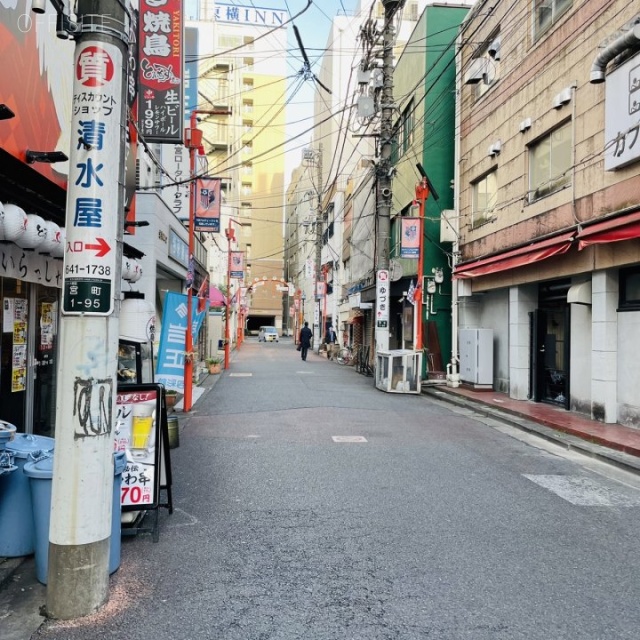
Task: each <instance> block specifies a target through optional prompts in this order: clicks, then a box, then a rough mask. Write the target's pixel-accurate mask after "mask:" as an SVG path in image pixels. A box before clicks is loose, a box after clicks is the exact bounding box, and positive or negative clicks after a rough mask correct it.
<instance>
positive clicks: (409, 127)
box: [402, 99, 416, 153]
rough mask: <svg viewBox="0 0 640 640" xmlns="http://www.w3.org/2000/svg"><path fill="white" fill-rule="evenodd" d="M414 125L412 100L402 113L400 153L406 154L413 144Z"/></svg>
mask: <svg viewBox="0 0 640 640" xmlns="http://www.w3.org/2000/svg"><path fill="white" fill-rule="evenodd" d="M415 124H416V119H415V110H414V106H413V99H412V100H411V101H410V102H409V105H408V106H407V108H406V109H405V110H404V111H403V112H402V153H406V152H407V149H409V147H411V145H412V144H413V129H414V127H415Z"/></svg>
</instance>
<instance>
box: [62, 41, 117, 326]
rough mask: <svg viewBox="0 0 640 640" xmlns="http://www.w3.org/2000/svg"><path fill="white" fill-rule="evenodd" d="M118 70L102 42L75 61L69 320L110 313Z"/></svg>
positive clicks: (112, 50) (66, 287)
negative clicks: (75, 140) (75, 142)
mask: <svg viewBox="0 0 640 640" xmlns="http://www.w3.org/2000/svg"><path fill="white" fill-rule="evenodd" d="M121 65H122V54H121V53H120V51H119V50H118V48H117V47H114V46H112V45H109V44H106V43H99V44H98V43H96V44H92V45H87V46H85V47H84V48H83V49H82V51H80V53H79V54H78V56H77V58H76V66H75V73H76V85H79V86H81V87H83V88H84V90H83V91H80V92H79V93H76V94H75V95H74V110H73V124H72V131H77V132H78V134H79V138H78V149H77V153H76V157H75V160H76V165H75V167H74V168H75V169H77V171H75V172H73V175H70V180H69V202H70V203H71V207H72V209H73V211H72V213H71V215H72V218H71V224H67V237H66V248H65V256H64V279H63V287H62V288H63V294H64V297H63V305H62V313H63V314H67V315H102V316H108V315H111V314H112V313H113V300H114V295H113V294H114V291H113V284H114V279H115V276H116V251H115V250H114V247H113V246H112V245H113V241H114V240H115V238H116V236H117V231H118V229H117V225H118V216H117V215H115V214H114V213H115V212H116V211H117V209H118V195H119V194H118V191H117V190H116V189H113V187H112V185H114V184H118V174H119V167H118V165H117V163H115V162H113V160H112V159H111V158H109V154H111V153H112V150H113V149H116V148H118V147H119V146H120V135H121V131H120V108H121V104H120V96H121V93H122V73H121ZM96 94H97V95H99V100H98V99H97V98H96V97H95V96H96ZM96 102H97V103H98V104H99V105H100V108H96V106H95V105H96ZM74 178H75V180H74Z"/></svg>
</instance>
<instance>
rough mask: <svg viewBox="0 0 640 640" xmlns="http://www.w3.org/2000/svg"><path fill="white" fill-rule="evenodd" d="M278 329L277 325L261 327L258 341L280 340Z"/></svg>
mask: <svg viewBox="0 0 640 640" xmlns="http://www.w3.org/2000/svg"><path fill="white" fill-rule="evenodd" d="M279 341H280V338H279V336H278V330H277V329H276V328H275V327H260V333H258V342H279Z"/></svg>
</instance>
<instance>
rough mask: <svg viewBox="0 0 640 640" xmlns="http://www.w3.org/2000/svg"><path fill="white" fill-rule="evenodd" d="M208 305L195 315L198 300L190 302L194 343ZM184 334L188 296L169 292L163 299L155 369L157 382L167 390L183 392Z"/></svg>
mask: <svg viewBox="0 0 640 640" xmlns="http://www.w3.org/2000/svg"><path fill="white" fill-rule="evenodd" d="M208 310H209V303H208V302H207V304H206V305H205V308H204V310H203V311H201V312H198V298H196V297H195V296H194V297H193V298H192V301H191V311H192V313H191V317H192V318H193V321H192V325H191V331H192V335H193V341H194V343H195V342H196V338H197V336H198V333H199V332H200V328H201V327H202V323H203V321H204V319H205V317H206V315H207V313H208ZM186 334H187V296H186V295H185V294H184V293H171V292H168V293H167V294H166V296H165V298H164V310H163V312H162V329H161V331H160V346H159V347H158V363H157V366H156V378H155V379H156V382H159V383H160V384H163V385H164V386H165V387H166V388H167V389H174V390H175V391H179V392H180V393H184V357H185V352H186Z"/></svg>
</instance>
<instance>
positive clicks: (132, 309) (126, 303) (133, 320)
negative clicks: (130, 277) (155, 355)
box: [119, 291, 156, 342]
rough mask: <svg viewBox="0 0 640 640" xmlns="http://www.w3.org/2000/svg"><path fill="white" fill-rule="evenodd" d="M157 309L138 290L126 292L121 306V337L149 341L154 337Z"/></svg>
mask: <svg viewBox="0 0 640 640" xmlns="http://www.w3.org/2000/svg"><path fill="white" fill-rule="evenodd" d="M155 323H156V310H155V308H154V306H153V305H152V304H151V303H150V302H147V301H146V300H145V299H144V294H143V293H139V292H137V291H129V292H127V293H125V299H124V300H123V301H122V307H121V308H120V332H119V333H120V338H122V339H123V340H136V341H138V342H147V341H149V340H153V339H154V332H155Z"/></svg>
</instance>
